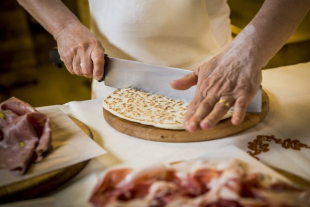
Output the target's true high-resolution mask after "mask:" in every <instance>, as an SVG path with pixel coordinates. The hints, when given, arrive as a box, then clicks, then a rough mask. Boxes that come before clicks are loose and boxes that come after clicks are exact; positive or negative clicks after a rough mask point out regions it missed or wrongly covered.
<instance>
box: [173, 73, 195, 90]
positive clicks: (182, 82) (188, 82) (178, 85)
mask: <svg viewBox="0 0 310 207" xmlns="http://www.w3.org/2000/svg"><path fill="white" fill-rule="evenodd" d="M197 80H198V77H197V75H196V74H195V73H194V72H192V73H190V74H187V75H186V76H183V77H182V78H180V79H177V80H173V81H171V82H170V85H171V87H172V88H174V89H177V90H186V89H189V88H190V87H192V86H194V85H196V84H197Z"/></svg>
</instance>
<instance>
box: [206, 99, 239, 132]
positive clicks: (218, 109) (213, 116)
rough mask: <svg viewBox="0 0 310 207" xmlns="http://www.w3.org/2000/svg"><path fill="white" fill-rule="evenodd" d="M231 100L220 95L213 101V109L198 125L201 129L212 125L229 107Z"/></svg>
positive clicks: (209, 127)
mask: <svg viewBox="0 0 310 207" xmlns="http://www.w3.org/2000/svg"><path fill="white" fill-rule="evenodd" d="M232 102H233V98H230V97H221V98H220V99H219V101H218V102H216V103H215V105H214V107H213V110H212V111H211V112H210V113H209V114H208V115H207V116H206V117H205V118H204V119H203V120H202V121H201V123H200V127H201V128H202V129H203V130H208V129H211V128H212V127H214V126H215V125H216V124H217V123H218V122H219V121H220V120H221V119H222V117H223V116H224V115H225V114H226V113H227V111H228V110H229V109H230V106H231V105H232Z"/></svg>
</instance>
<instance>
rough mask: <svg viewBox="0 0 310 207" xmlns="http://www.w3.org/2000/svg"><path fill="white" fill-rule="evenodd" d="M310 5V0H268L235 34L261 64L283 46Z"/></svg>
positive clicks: (261, 65)
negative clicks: (241, 29) (238, 32)
mask: <svg viewBox="0 0 310 207" xmlns="http://www.w3.org/2000/svg"><path fill="white" fill-rule="evenodd" d="M309 8H310V0H265V2H264V4H263V6H262V8H261V9H260V10H259V12H258V13H257V15H256V16H255V17H254V18H253V20H252V21H251V22H250V23H249V24H248V25H247V26H246V27H245V28H244V30H243V31H242V32H240V34H239V35H238V36H237V37H236V39H235V40H234V43H237V44H240V43H241V42H243V43H241V45H243V47H244V51H245V52H248V53H250V54H253V59H255V62H256V63H259V65H260V67H263V66H265V65H266V64H267V63H268V61H269V60H270V59H271V58H272V57H273V56H274V55H275V54H276V53H277V52H278V51H279V50H280V48H281V47H282V46H283V45H284V44H285V43H286V41H287V40H288V39H289V37H290V36H291V35H292V34H293V33H294V32H295V30H296V29H297V27H298V25H299V24H300V23H301V21H302V19H303V18H304V17H305V15H306V14H307V12H308V11H309Z"/></svg>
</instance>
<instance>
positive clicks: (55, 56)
mask: <svg viewBox="0 0 310 207" xmlns="http://www.w3.org/2000/svg"><path fill="white" fill-rule="evenodd" d="M50 59H51V61H52V63H53V64H54V65H56V66H57V67H58V68H63V67H64V66H65V64H64V63H63V62H62V61H61V59H60V55H59V52H58V49H57V47H54V48H53V49H51V50H50ZM108 62H109V58H108V55H107V54H104V67H103V76H102V78H101V79H100V80H99V81H98V82H102V81H104V80H105V77H106V70H104V68H107V67H106V66H107V64H108Z"/></svg>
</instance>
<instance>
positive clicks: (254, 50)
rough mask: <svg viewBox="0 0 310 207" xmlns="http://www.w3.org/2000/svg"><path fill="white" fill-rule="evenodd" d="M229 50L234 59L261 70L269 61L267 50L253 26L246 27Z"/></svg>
mask: <svg viewBox="0 0 310 207" xmlns="http://www.w3.org/2000/svg"><path fill="white" fill-rule="evenodd" d="M227 49H228V51H229V53H230V54H231V55H233V56H234V57H236V58H238V59H243V60H245V61H247V62H248V63H250V64H251V65H252V66H253V67H254V68H259V70H260V69H261V68H263V67H264V66H265V65H266V64H267V63H268V61H269V59H268V56H267V55H266V50H265V48H264V47H263V44H261V42H260V41H259V37H258V35H257V32H256V30H255V27H254V26H252V25H248V26H247V27H245V28H244V29H243V30H242V32H240V33H239V35H238V36H237V37H236V38H235V39H234V40H233V42H232V43H231V45H230V46H229V47H228V48H227Z"/></svg>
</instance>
